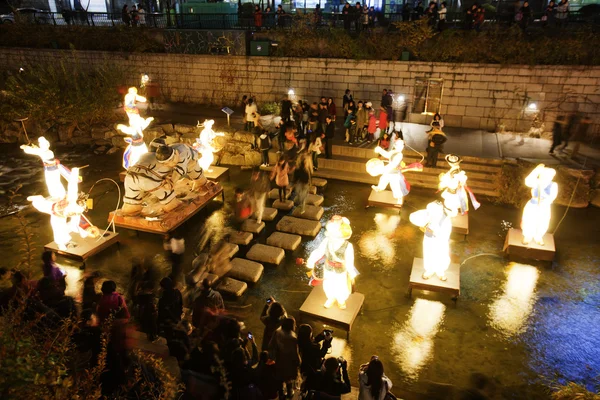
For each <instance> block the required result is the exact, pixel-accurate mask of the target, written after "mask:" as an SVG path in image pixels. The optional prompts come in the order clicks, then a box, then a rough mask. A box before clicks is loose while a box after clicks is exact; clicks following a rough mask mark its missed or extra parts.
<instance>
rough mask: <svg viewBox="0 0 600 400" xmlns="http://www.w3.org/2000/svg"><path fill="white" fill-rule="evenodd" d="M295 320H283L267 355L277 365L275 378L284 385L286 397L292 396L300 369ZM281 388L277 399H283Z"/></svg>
mask: <svg viewBox="0 0 600 400" xmlns="http://www.w3.org/2000/svg"><path fill="white" fill-rule="evenodd" d="M295 330H296V320H295V319H294V318H291V317H290V318H285V319H284V320H283V322H282V323H281V327H280V328H279V329H277V330H276V331H275V333H274V334H273V338H272V339H271V343H269V354H270V355H271V358H272V359H273V360H275V365H277V377H278V378H279V381H280V382H282V384H283V383H285V386H286V390H287V397H288V398H292V397H293V396H294V384H295V382H296V379H297V377H298V369H299V368H300V354H299V352H298V337H297V336H296V332H295ZM283 395H284V393H283V388H282V389H280V392H279V398H283Z"/></svg>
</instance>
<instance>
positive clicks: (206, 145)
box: [194, 119, 225, 172]
mask: <svg viewBox="0 0 600 400" xmlns="http://www.w3.org/2000/svg"><path fill="white" fill-rule="evenodd" d="M214 124H215V121H214V120H212V119H206V120H204V123H203V124H202V125H200V121H198V125H197V126H198V127H201V126H203V127H204V129H202V132H200V137H199V138H198V139H196V143H194V148H195V149H196V151H197V152H198V153H200V155H202V157H201V158H200V160H199V161H198V163H199V164H200V166H201V167H202V169H204V170H206V171H208V172H212V170H211V169H210V166H211V165H212V163H213V162H214V161H215V156H214V154H213V153H215V152H216V151H217V149H216V148H215V144H214V142H213V141H214V139H215V138H216V137H217V136H225V135H224V134H223V133H217V132H215V131H213V129H212V127H213V125H214Z"/></svg>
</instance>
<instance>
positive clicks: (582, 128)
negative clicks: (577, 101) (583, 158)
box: [571, 115, 592, 160]
mask: <svg viewBox="0 0 600 400" xmlns="http://www.w3.org/2000/svg"><path fill="white" fill-rule="evenodd" d="M591 123H592V120H591V118H590V117H589V115H586V116H584V117H583V118H582V120H581V121H580V122H579V125H578V126H577V127H576V128H575V134H574V135H573V137H572V138H571V139H572V141H573V151H572V152H571V160H572V159H574V158H575V157H577V155H578V154H579V146H581V142H582V141H583V140H585V139H586V138H587V136H588V132H589V130H590V126H591Z"/></svg>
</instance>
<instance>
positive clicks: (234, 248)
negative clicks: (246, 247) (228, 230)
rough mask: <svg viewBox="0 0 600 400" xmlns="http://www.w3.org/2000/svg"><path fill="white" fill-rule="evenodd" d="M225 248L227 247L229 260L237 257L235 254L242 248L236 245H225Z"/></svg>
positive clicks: (226, 252) (226, 251)
mask: <svg viewBox="0 0 600 400" xmlns="http://www.w3.org/2000/svg"><path fill="white" fill-rule="evenodd" d="M223 246H225V254H226V255H227V257H229V258H231V257H233V256H235V254H236V253H237V252H238V251H239V250H240V246H238V245H237V244H234V243H225V244H224V245H223Z"/></svg>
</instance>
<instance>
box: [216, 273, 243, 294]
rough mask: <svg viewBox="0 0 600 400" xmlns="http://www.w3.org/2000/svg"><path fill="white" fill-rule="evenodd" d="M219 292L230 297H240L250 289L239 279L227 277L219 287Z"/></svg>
mask: <svg viewBox="0 0 600 400" xmlns="http://www.w3.org/2000/svg"><path fill="white" fill-rule="evenodd" d="M216 289H217V291H219V292H221V293H224V294H226V295H229V296H234V297H240V296H241V295H243V294H244V293H245V292H246V290H247V289H248V284H247V283H246V282H242V281H238V280H237V279H233V278H228V277H225V278H223V279H222V280H221V282H220V283H219V285H217V288H216Z"/></svg>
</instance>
